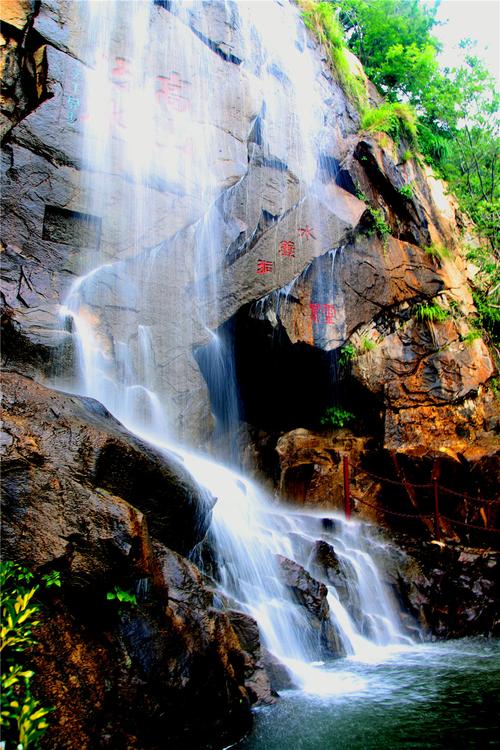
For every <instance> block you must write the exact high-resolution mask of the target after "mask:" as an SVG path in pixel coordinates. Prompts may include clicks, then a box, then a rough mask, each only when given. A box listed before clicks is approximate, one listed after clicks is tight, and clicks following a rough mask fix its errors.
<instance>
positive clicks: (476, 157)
mask: <svg viewBox="0 0 500 750" xmlns="http://www.w3.org/2000/svg"><path fill="white" fill-rule="evenodd" d="M330 4H331V6H332V7H333V8H334V9H335V11H336V13H337V15H338V19H339V21H340V23H341V25H342V26H343V28H344V31H345V34H346V39H347V42H348V45H349V47H350V48H351V49H352V51H353V52H354V53H355V54H356V55H357V56H358V57H359V58H360V60H361V62H362V63H363V65H364V68H365V70H366V73H367V74H368V77H369V78H371V80H372V81H373V82H374V83H375V84H376V85H377V87H378V89H379V91H380V92H381V93H382V94H383V95H384V96H385V97H386V99H387V102H388V103H386V104H384V105H382V107H379V108H378V110H372V111H368V112H365V113H364V117H363V121H362V122H363V126H366V127H367V128H368V129H375V128H377V129H380V130H382V132H388V133H389V134H391V135H394V134H395V135H396V137H397V136H399V134H400V133H399V131H398V132H396V126H397V127H399V125H400V124H399V121H398V122H396V120H395V113H394V112H392V111H391V110H390V104H391V103H397V102H399V103H400V104H399V106H402V105H404V106H407V107H408V105H411V106H413V107H414V109H415V112H416V114H417V115H418V120H417V123H416V133H417V141H418V144H417V145H418V149H419V150H420V151H421V152H422V154H423V155H424V157H425V159H426V160H427V161H428V162H429V163H430V164H431V165H432V166H433V168H434V169H435V171H436V172H437V173H438V175H439V176H441V177H443V178H444V179H445V180H447V182H448V184H449V186H450V189H451V191H452V192H454V193H455V195H456V196H457V198H458V200H459V203H460V206H461V208H462V209H463V210H464V211H465V212H466V213H468V214H469V216H470V217H471V219H472V220H473V221H474V223H475V225H476V228H477V232H478V234H479V236H480V237H481V238H482V239H483V240H484V241H486V242H487V243H488V246H489V249H488V250H486V251H485V252H476V253H475V255H474V258H473V262H474V263H476V265H477V266H478V269H479V273H478V275H477V279H478V282H477V284H476V288H475V291H474V296H475V300H476V305H477V307H478V310H479V315H480V320H481V321H482V324H483V327H484V328H485V330H486V331H487V332H488V333H489V335H490V338H491V340H492V341H495V340H498V327H499V311H500V291H499V290H500V285H499V283H498V265H499V262H500V239H499V238H500V187H499V183H500V180H499V176H498V152H499V118H498V112H499V94H498V91H497V90H496V88H495V81H494V79H493V78H492V76H491V75H490V74H489V73H488V71H487V70H486V69H485V67H484V64H483V63H482V62H481V60H480V59H479V58H478V57H477V56H476V55H475V54H474V43H473V42H471V41H470V40H464V41H463V42H462V45H461V46H462V48H463V50H464V56H465V57H464V63H463V65H461V66H460V67H458V68H453V69H451V70H449V69H446V70H444V71H442V70H440V69H439V66H438V62H437V53H438V52H439V50H440V45H439V42H438V41H437V40H436V39H435V37H434V36H433V35H432V30H433V28H434V27H435V26H436V24H437V21H436V11H437V6H438V3H437V2H436V3H434V4H430V3H422V2H420V0H331V3H330ZM405 135H407V134H405ZM407 140H408V139H407ZM410 140H411V139H410ZM414 140H415V139H414ZM408 145H410V146H412V144H411V142H410V141H408ZM471 259H472V258H471Z"/></svg>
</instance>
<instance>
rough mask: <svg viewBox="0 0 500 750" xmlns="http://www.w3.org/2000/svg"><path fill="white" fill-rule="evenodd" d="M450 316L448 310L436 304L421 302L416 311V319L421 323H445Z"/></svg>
mask: <svg viewBox="0 0 500 750" xmlns="http://www.w3.org/2000/svg"><path fill="white" fill-rule="evenodd" d="M449 316H450V313H449V312H448V310H445V309H444V307H441V305H438V304H437V303H436V302H434V303H429V302H421V303H420V304H419V305H417V307H416V309H415V317H416V319H417V320H418V321H420V322H421V323H424V322H426V321H427V322H429V323H443V322H444V321H445V320H447V319H448V318H449Z"/></svg>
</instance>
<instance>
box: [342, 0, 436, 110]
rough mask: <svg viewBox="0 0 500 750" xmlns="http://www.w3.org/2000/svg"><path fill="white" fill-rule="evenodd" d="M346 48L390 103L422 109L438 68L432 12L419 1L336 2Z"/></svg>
mask: <svg viewBox="0 0 500 750" xmlns="http://www.w3.org/2000/svg"><path fill="white" fill-rule="evenodd" d="M333 5H334V6H335V7H336V9H337V11H338V13H339V20H340V22H341V24H342V26H343V27H344V30H345V32H346V37H347V38H348V40H349V46H350V48H351V49H352V51H353V52H354V54H355V55H357V56H358V57H359V58H360V60H361V62H362V64H363V66H364V68H365V71H366V73H367V75H368V77H369V78H370V79H371V80H372V81H373V82H374V83H375V85H376V86H377V87H378V88H379V89H380V91H381V92H382V93H383V94H384V95H385V96H387V97H388V98H389V99H390V100H391V101H397V100H398V99H399V100H404V101H410V103H412V104H420V99H421V97H422V94H423V92H425V88H426V85H427V82H428V80H429V78H430V77H432V75H433V74H434V73H435V71H436V69H437V61H436V52H437V50H438V49H439V45H438V42H437V41H436V40H435V39H434V38H433V37H432V36H431V34H430V31H431V29H432V27H433V26H434V23H435V13H436V8H435V7H433V6H431V5H423V4H420V3H419V2H417V0H335V2H333Z"/></svg>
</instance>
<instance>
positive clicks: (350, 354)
mask: <svg viewBox="0 0 500 750" xmlns="http://www.w3.org/2000/svg"><path fill="white" fill-rule="evenodd" d="M355 356H356V347H355V346H354V344H344V345H343V346H341V347H340V353H339V365H340V366H341V367H346V365H348V364H349V362H350V361H351V359H354V357H355Z"/></svg>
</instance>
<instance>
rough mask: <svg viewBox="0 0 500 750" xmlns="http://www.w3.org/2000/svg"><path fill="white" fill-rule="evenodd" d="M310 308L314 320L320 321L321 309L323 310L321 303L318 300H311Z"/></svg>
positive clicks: (315, 321)
mask: <svg viewBox="0 0 500 750" xmlns="http://www.w3.org/2000/svg"><path fill="white" fill-rule="evenodd" d="M309 308H310V310H311V319H312V322H313V323H319V311H320V310H321V305H320V304H319V303H318V302H311V303H310V304H309Z"/></svg>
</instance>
